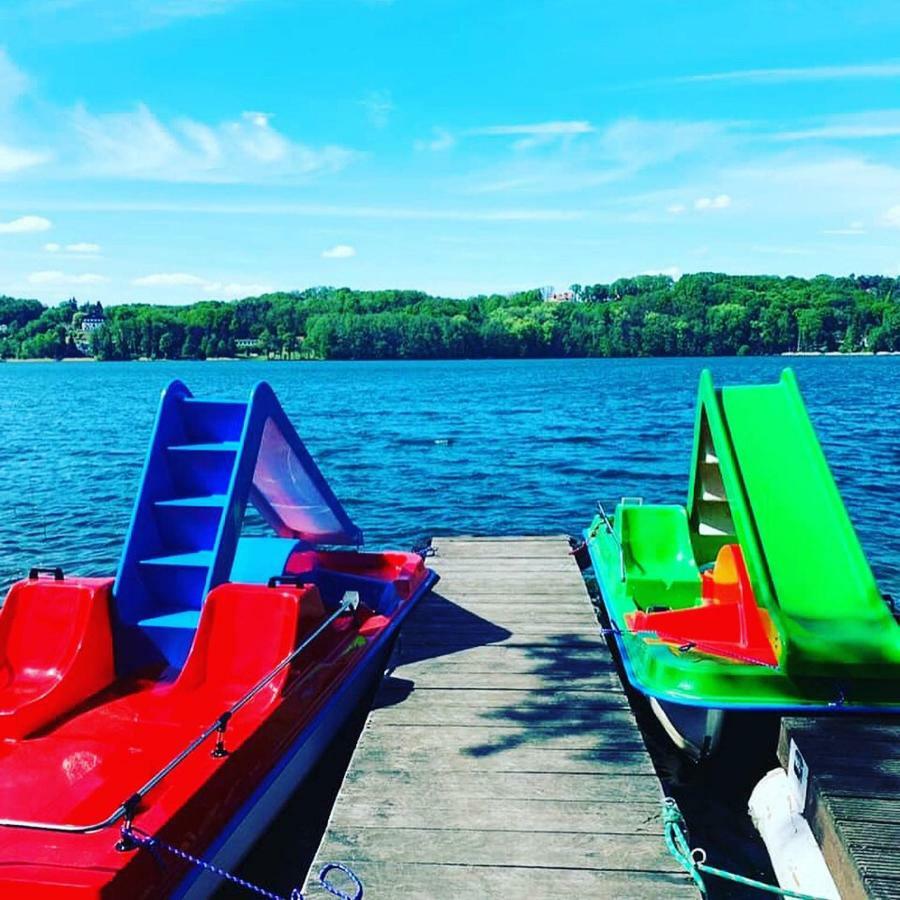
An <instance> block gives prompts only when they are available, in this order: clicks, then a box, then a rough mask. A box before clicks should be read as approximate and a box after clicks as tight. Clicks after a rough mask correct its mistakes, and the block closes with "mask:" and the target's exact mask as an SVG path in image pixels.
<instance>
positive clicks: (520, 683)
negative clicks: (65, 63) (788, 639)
mask: <svg viewBox="0 0 900 900" xmlns="http://www.w3.org/2000/svg"><path fill="white" fill-rule="evenodd" d="M434 545H435V549H436V551H437V554H436V556H435V557H434V558H433V559H431V560H429V564H430V565H432V567H433V568H434V569H435V570H436V571H438V572H439V573H440V575H441V579H442V580H441V583H440V584H439V585H438V587H437V590H436V592H435V593H434V594H432V595H431V596H429V597H428V598H426V599H425V600H424V601H423V602H422V603H421V604H420V605H419V607H418V609H417V610H416V611H415V612H414V613H413V614H412V615H411V616H410V619H409V620H408V621H407V623H406V624H405V625H404V628H403V632H402V635H401V639H400V643H399V645H398V648H397V650H396V652H395V658H394V667H393V668H392V671H391V672H390V674H389V675H388V676H387V677H386V678H385V680H384V682H383V683H382V685H381V688H380V691H379V693H378V695H377V697H376V701H375V704H374V706H373V709H372V711H371V712H370V714H369V717H368V720H367V723H366V726H365V728H364V730H363V733H362V736H361V738H360V741H359V744H358V746H357V748H356V751H355V753H354V756H353V759H352V761H351V763H350V767H349V769H348V771H347V773H346V776H345V779H344V782H343V785H342V787H341V790H340V793H339V795H338V799H337V802H336V804H335V806H334V809H333V811H332V814H331V819H330V821H329V824H328V828H327V830H326V832H325V835H324V837H323V840H322V843H321V845H320V847H319V851H318V854H317V856H316V860H315V862H314V863H313V866H312V869H311V872H316V871H318V869H319V867H320V866H321V865H322V864H324V863H325V862H326V861H331V860H341V861H343V862H346V863H348V864H349V865H351V866H352V867H353V869H354V870H355V871H356V872H357V873H358V874H359V876H360V877H361V879H362V881H363V883H364V885H365V890H366V896H367V897H372V898H393V897H403V898H407V897H422V898H425V897H427V898H430V900H444V898H456V897H463V896H470V897H504V898H505V897H510V896H523V897H524V896H527V897H529V898H542V897H547V898H550V897H553V898H557V897H560V896H573V897H574V896H578V897H592V898H604V897H616V898H627V897H635V898H638V897H640V898H646V897H666V898H674V900H678V898H680V897H696V896H697V893H696V890H695V889H694V888H693V887H692V886H691V885H690V882H689V880H688V879H687V877H686V876H685V875H684V874H683V873H682V872H681V870H680V869H679V868H678V867H677V865H676V864H675V863H674V861H673V860H672V858H671V857H670V856H669V854H668V852H667V850H666V847H665V843H664V841H663V837H662V826H661V819H660V810H661V806H660V797H661V793H660V785H659V781H658V780H657V777H656V774H655V772H654V769H653V766H652V763H651V761H650V757H649V755H648V754H647V751H646V749H645V747H644V743H643V740H642V738H641V734H640V732H639V730H638V727H637V725H636V723H635V720H634V718H633V716H632V713H631V709H630V708H629V705H628V700H627V699H626V697H625V694H624V691H623V689H622V685H621V683H620V681H619V678H618V676H617V674H616V670H615V667H614V664H613V661H612V658H611V657H610V654H609V651H608V649H607V647H606V643H605V641H604V640H603V638H602V636H601V635H600V634H599V632H598V627H597V624H596V620H595V618H594V614H593V611H592V609H591V605H590V600H589V598H588V595H587V592H586V590H585V587H584V583H583V580H582V577H581V573H580V572H579V569H578V566H577V565H576V563H575V562H574V560H573V559H572V558H571V557H570V556H569V554H568V549H569V548H568V544H567V542H566V540H565V538H563V537H554V538H536V537H512V538H500V539H496V538H494V539H486V538H485V539H480V538H478V539H476V538H441V539H435V542H434ZM313 881H314V879H313V880H311V882H310V884H308V885H307V888H306V891H308V894H307V893H306V892H305V894H304V895H305V896H310V897H324V896H329V895H327V894H326V893H325V892H324V891H322V889H321V888H319V887H317V886H314V885H313V883H312V882H313Z"/></svg>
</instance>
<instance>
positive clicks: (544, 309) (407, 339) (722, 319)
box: [0, 273, 900, 360]
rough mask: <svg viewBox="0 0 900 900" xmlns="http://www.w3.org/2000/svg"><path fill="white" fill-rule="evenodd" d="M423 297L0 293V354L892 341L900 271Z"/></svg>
mask: <svg viewBox="0 0 900 900" xmlns="http://www.w3.org/2000/svg"><path fill="white" fill-rule="evenodd" d="M545 296H546V292H542V291H540V290H532V291H523V292H520V293H516V294H512V295H491V296H478V297H470V298H469V299H466V300H458V299H449V298H443V297H432V296H429V295H428V294H425V293H422V292H420V291H405V290H385V291H353V290H350V289H349V288H311V289H308V290H304V291H296V292H287V293H273V294H265V295H263V296H261V297H248V298H246V299H244V300H237V301H233V302H227V303H226V302H213V301H204V302H199V303H194V304H192V305H190V306H161V305H151V304H121V305H116V306H110V307H108V308H107V309H103V308H102V307H101V306H100V305H99V304H93V303H79V302H78V301H76V300H75V299H71V300H67V301H65V302H64V303H61V304H60V305H59V306H55V307H45V306H44V305H43V304H41V303H39V302H38V301H36V300H18V299H14V298H11V297H0V358H2V359H10V358H19V359H28V358H41V357H51V358H57V359H60V358H64V357H79V356H94V357H96V358H98V359H103V360H116V359H138V358H151V359H153V358H165V359H178V358H190V359H204V358H208V357H232V356H241V355H255V354H259V355H264V356H269V357H279V358H308V359H422V358H428V359H434V358H448V359H458V358H477V357H547V356H705V355H734V354H738V355H743V354H767V353H781V352H784V351H797V350H801V351H860V350H870V351H889V350H900V278H889V277H884V276H849V277H846V278H832V277H830V276H826V275H821V276H818V277H816V278H812V279H804V278H793V277H788V278H776V277H772V276H743V275H741V276H737V275H721V274H715V273H699V274H695V275H685V276H683V277H682V278H680V279H678V280H677V281H675V280H673V279H671V278H668V277H665V276H656V275H642V276H638V277H636V278H622V279H619V280H618V281H615V282H613V283H612V284H594V285H572V296H571V299H568V300H566V301H565V302H554V301H553V300H549V299H545Z"/></svg>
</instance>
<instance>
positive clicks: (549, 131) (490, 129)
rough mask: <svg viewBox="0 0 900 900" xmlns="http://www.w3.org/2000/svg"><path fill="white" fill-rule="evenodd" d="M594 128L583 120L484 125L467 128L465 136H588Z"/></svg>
mask: <svg viewBox="0 0 900 900" xmlns="http://www.w3.org/2000/svg"><path fill="white" fill-rule="evenodd" d="M594 130H595V129H594V126H593V125H591V123H590V122H586V121H584V120H576V121H557V122H534V123H531V124H527V125H484V126H481V127H479V128H469V129H467V130H466V134H473V135H528V136H530V137H536V136H541V135H552V136H561V135H571V134H590V133H591V132H592V131H594Z"/></svg>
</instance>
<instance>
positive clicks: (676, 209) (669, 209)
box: [666, 203, 687, 216]
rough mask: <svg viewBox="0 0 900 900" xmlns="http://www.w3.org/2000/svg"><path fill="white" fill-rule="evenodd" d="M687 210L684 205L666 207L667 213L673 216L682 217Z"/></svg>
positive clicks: (675, 204)
mask: <svg viewBox="0 0 900 900" xmlns="http://www.w3.org/2000/svg"><path fill="white" fill-rule="evenodd" d="M686 210H687V207H686V206H685V205H684V204H683V203H672V204H670V205H669V206H667V207H666V212H669V213H672V215H673V216H680V215H681V214H682V213H683V212H685V211H686Z"/></svg>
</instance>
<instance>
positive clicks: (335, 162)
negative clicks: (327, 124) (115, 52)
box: [70, 104, 357, 183]
mask: <svg viewBox="0 0 900 900" xmlns="http://www.w3.org/2000/svg"><path fill="white" fill-rule="evenodd" d="M70 125H71V128H72V132H73V133H74V138H75V144H74V157H75V158H74V159H72V160H71V163H70V164H71V167H72V168H73V169H74V170H75V173H76V174H81V175H87V176H94V177H106V178H122V179H143V180H150V181H176V182H178V181H180V182H207V183H239V182H250V183H254V182H261V181H290V180H303V179H307V178H309V177H311V176H313V175H317V174H320V173H324V172H335V171H338V170H339V169H342V168H343V167H344V166H346V165H347V164H348V163H349V162H350V161H351V160H352V159H354V158H355V157H356V155H357V154H356V153H355V152H354V151H352V150H349V149H347V148H345V147H338V146H324V147H310V146H308V145H306V144H301V143H298V142H296V141H291V140H290V139H288V138H287V137H285V136H284V135H283V134H281V133H280V132H278V131H277V130H276V129H275V128H273V127H272V124H271V122H270V117H269V116H268V115H267V114H266V113H261V112H246V113H243V114H242V115H241V117H240V118H239V119H234V120H230V121H226V122H221V123H219V124H217V125H207V124H205V123H203V122H199V121H197V120H196V119H188V118H181V119H175V120H173V121H171V122H168V123H166V122H163V121H162V120H161V119H160V118H159V117H157V116H156V115H155V114H154V113H153V112H152V111H151V110H150V109H149V108H148V107H147V106H145V105H144V104H139V105H138V106H137V108H136V109H134V110H132V111H130V112H120V113H103V114H96V115H95V114H93V113H91V112H89V111H88V110H87V109H86V108H85V107H84V106H79V107H76V109H75V110H74V111H73V113H72V114H71V116H70Z"/></svg>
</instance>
